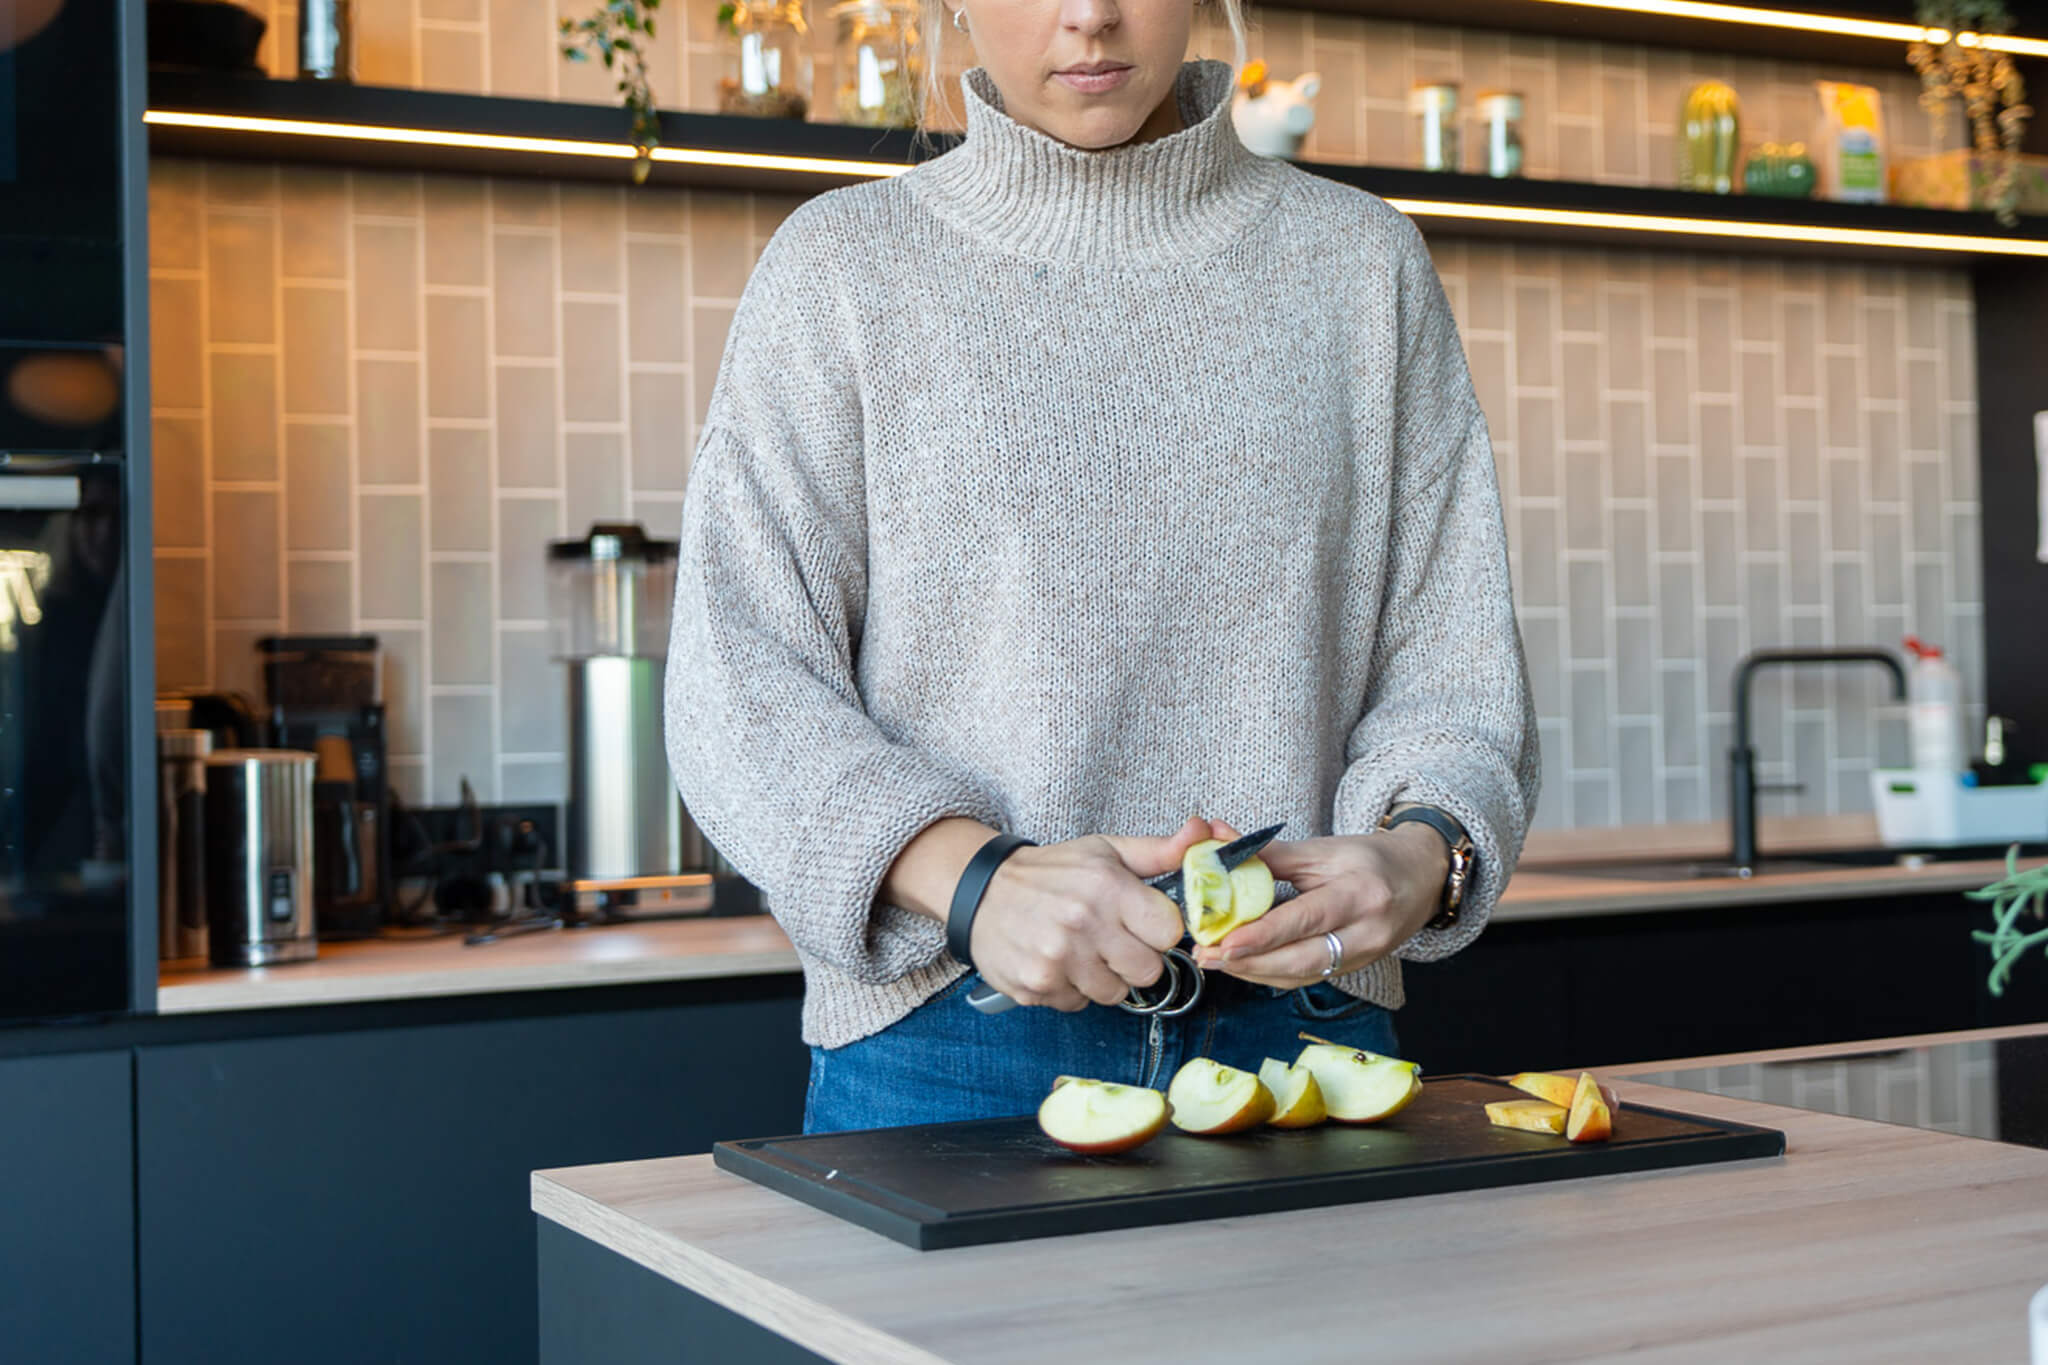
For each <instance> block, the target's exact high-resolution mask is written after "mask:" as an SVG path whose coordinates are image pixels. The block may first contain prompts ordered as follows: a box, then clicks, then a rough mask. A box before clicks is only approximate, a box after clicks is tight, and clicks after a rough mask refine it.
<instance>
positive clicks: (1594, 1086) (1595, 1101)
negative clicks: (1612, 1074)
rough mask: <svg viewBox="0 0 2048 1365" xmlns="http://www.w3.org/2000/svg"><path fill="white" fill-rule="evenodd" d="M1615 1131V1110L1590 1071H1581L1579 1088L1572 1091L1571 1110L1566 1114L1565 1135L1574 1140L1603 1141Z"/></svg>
mask: <svg viewBox="0 0 2048 1365" xmlns="http://www.w3.org/2000/svg"><path fill="white" fill-rule="evenodd" d="M1613 1132H1614V1111H1613V1110H1611V1109H1609V1108H1608V1107H1607V1097H1606V1096H1605V1095H1603V1094H1601V1093H1600V1086H1599V1083H1598V1082H1596V1081H1595V1080H1594V1079H1593V1073H1592V1072H1590V1071H1581V1072H1580V1073H1579V1086H1578V1089H1577V1090H1575V1091H1573V1092H1572V1107H1571V1112H1570V1113H1569V1114H1568V1115H1566V1116H1565V1124H1564V1135H1565V1136H1566V1137H1568V1138H1570V1139H1571V1140H1572V1141H1573V1142H1602V1141H1605V1140H1606V1139H1607V1137H1608V1136H1609V1135H1611V1134H1612V1133H1613Z"/></svg>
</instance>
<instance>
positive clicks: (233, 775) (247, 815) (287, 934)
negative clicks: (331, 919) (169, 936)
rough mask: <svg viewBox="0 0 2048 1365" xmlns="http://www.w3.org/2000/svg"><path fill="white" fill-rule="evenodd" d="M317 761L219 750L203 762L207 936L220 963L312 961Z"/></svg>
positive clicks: (285, 752) (280, 753)
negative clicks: (314, 809) (204, 781)
mask: <svg viewBox="0 0 2048 1365" xmlns="http://www.w3.org/2000/svg"><path fill="white" fill-rule="evenodd" d="M315 761H316V760H315V759H314V756H313V755H312V754H308V753H300V752H298V751H297V750H293V749H221V750H218V751H216V752H214V753H211V754H208V755H207V756H206V908H207V921H206V939H207V955H208V956H209V957H210V958H211V959H212V960H213V963H214V965H215V966H218V967H261V966H264V965H266V964H268V963H272V962H295V961H299V960H301V959H303V958H309V957H313V956H315V955H316V954H317V953H318V952H319V951H320V945H319V942H318V940H317V939H315V937H314V924H313V887H312V867H313V765H314V763H315Z"/></svg>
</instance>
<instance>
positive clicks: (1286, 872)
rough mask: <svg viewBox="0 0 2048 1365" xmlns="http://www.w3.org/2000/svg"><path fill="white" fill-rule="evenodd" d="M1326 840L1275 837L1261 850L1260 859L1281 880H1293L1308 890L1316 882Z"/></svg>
mask: <svg viewBox="0 0 2048 1365" xmlns="http://www.w3.org/2000/svg"><path fill="white" fill-rule="evenodd" d="M1324 842H1325V841H1324V840H1321V839H1275V840H1274V841H1273V842H1272V843H1270V844H1267V845H1266V846H1265V847H1264V848H1262V849H1260V850H1259V861H1261V862H1263V863H1264V864H1265V865H1266V866H1267V867H1270V868H1272V869H1273V875H1274V876H1276V877H1278V878H1279V879H1280V880H1281V881H1283V882H1293V883H1295V884H1296V885H1298V886H1301V887H1302V889H1303V890H1307V889H1308V887H1309V886H1312V885H1314V883H1315V872H1316V865H1317V863H1318V862H1320V861H1321V859H1322V855H1323V853H1324V849H1323V847H1322V845H1323V843H1324ZM1304 878H1306V879H1307V881H1306V883H1304V880H1303V879H1304Z"/></svg>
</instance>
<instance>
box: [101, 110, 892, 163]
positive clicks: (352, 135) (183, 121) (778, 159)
mask: <svg viewBox="0 0 2048 1365" xmlns="http://www.w3.org/2000/svg"><path fill="white" fill-rule="evenodd" d="M142 121H143V122H144V123H148V124H154V125H156V126H158V127H163V128H202V129H206V130H209V131H212V132H223V133H262V134H265V135H270V136H279V137H318V138H328V139H331V140H334V141H337V142H384V143H394V144H398V145H401V146H409V147H462V148H468V149H471V150H474V151H484V152H523V153H529V154H534V155H540V156H581V157H595V158H598V159H600V160H612V161H631V160H632V159H633V155H634V153H633V149H632V148H631V147H629V146H627V145H626V144H624V143H622V142H585V141H581V140H577V139H572V138H559V137H519V136H514V135H511V134H505V133H461V132H443V131H441V130H438V129H433V128H390V127H384V126H380V125H378V124H370V123H321V122H317V121H314V120H310V119H288V118H259V117H255V116H252V115H247V114H198V113H188V112H185V111H183V110H171V109H152V110H150V111H149V112H148V113H146V114H144V115H143V116H142ZM654 159H655V160H656V161H662V162H672V163H675V164H678V165H686V166H723V167H736V168H744V169H748V170H762V171H798V172H803V173H806V174H811V175H865V176H873V177H881V176H890V175H901V174H902V173H903V172H904V171H907V170H909V169H910V168H909V167H908V166H902V165H896V164H894V163H891V162H887V161H849V160H840V159H838V158H834V157H822V156H775V155H771V154H768V153H765V152H713V151H702V150H698V149H695V148H689V147H656V148H655V149H654Z"/></svg>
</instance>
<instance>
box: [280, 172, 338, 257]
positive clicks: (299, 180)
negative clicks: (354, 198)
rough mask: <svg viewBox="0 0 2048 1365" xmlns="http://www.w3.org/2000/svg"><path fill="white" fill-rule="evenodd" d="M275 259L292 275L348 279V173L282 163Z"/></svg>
mask: <svg viewBox="0 0 2048 1365" xmlns="http://www.w3.org/2000/svg"><path fill="white" fill-rule="evenodd" d="M278 201H279V208H278V239H279V245H280V247H281V249H282V250H283V253H284V256H283V259H282V260H281V261H280V262H279V264H280V265H281V266H282V268H283V271H284V273H285V274H286V275H288V276H291V277H292V278H294V279H309V280H342V279H347V278H348V173H347V172H345V171H336V170H330V169H328V168H327V167H325V166H288V167H286V168H284V170H283V172H282V175H281V178H280V180H279V195H278Z"/></svg>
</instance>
